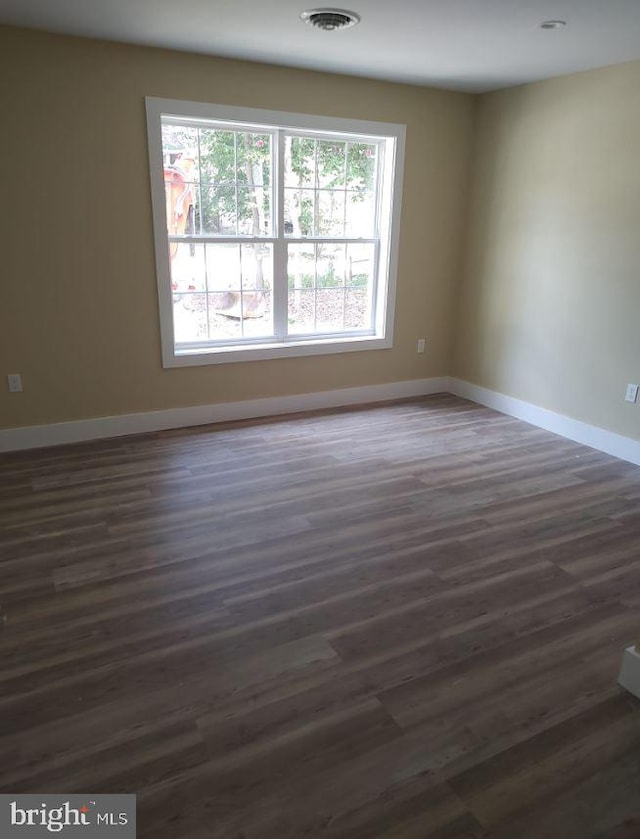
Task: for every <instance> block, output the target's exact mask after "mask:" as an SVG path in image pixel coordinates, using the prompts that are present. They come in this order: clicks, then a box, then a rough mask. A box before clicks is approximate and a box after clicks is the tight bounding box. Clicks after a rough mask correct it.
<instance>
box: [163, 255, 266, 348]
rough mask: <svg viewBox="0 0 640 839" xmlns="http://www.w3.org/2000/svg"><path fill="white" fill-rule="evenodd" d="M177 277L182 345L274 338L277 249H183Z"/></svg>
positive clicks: (176, 260)
mask: <svg viewBox="0 0 640 839" xmlns="http://www.w3.org/2000/svg"><path fill="white" fill-rule="evenodd" d="M171 275H172V293H173V304H174V309H173V311H174V329H175V339H176V342H177V343H184V342H204V341H217V340H225V339H227V340H228V339H232V338H242V337H268V336H271V335H273V312H272V307H271V299H272V288H273V246H272V245H271V244H259V245H258V244H256V245H254V244H251V245H249V244H242V245H240V244H226V243H225V244H220V245H216V244H206V245H204V244H203V245H191V244H186V243H179V244H177V246H176V250H175V255H173V256H172V258H171Z"/></svg>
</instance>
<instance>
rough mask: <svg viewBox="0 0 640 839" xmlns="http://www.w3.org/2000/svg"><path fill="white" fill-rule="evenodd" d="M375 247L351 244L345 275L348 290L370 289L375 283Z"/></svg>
mask: <svg viewBox="0 0 640 839" xmlns="http://www.w3.org/2000/svg"><path fill="white" fill-rule="evenodd" d="M374 257H375V247H374V245H372V244H366V245H364V244H362V245H361V244H357V243H349V244H348V245H347V257H346V265H345V274H346V278H347V282H346V285H347V288H364V289H368V288H370V287H371V285H372V283H373V267H374Z"/></svg>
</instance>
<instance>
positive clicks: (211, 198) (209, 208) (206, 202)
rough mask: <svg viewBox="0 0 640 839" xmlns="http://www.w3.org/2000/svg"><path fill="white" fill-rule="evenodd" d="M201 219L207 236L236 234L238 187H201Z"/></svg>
mask: <svg viewBox="0 0 640 839" xmlns="http://www.w3.org/2000/svg"><path fill="white" fill-rule="evenodd" d="M200 200H201V202H202V204H201V207H200V221H201V224H202V231H201V232H202V233H203V234H204V235H205V236H214V235H216V234H218V235H220V236H235V235H236V218H237V215H236V188H235V186H207V185H206V184H202V186H201V187H200Z"/></svg>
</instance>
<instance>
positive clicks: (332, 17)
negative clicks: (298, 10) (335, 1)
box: [300, 9, 360, 32]
mask: <svg viewBox="0 0 640 839" xmlns="http://www.w3.org/2000/svg"><path fill="white" fill-rule="evenodd" d="M300 17H301V18H302V20H303V21H304V22H305V23H308V24H310V25H311V26H315V27H316V29H324V31H325V32H334V31H335V30H336V29H349V28H350V27H351V26H355V25H356V24H357V23H360V16H359V15H357V14H356V13H355V12H348V11H347V10H346V9H309V11H307V12H303V13H302V14H301V15H300Z"/></svg>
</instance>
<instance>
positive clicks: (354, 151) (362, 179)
mask: <svg viewBox="0 0 640 839" xmlns="http://www.w3.org/2000/svg"><path fill="white" fill-rule="evenodd" d="M377 153H378V147H377V146H376V145H375V144H371V143H348V148H347V189H358V190H372V189H374V188H375V173H376V161H377Z"/></svg>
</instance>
